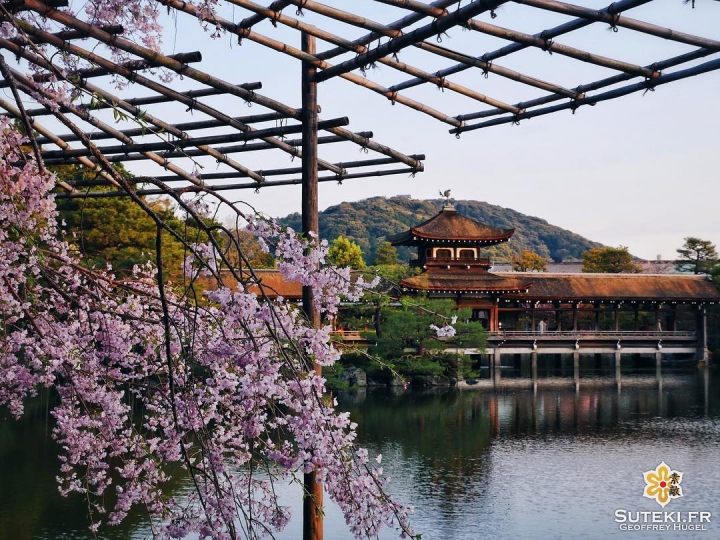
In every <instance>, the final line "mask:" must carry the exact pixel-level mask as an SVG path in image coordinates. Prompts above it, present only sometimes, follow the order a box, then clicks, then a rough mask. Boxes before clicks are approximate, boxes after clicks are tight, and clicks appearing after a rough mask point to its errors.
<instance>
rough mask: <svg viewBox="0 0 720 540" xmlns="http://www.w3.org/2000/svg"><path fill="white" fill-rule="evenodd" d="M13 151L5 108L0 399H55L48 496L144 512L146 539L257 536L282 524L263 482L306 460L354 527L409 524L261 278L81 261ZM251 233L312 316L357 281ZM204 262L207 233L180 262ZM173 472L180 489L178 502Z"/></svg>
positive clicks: (308, 248) (321, 349) (34, 176)
mask: <svg viewBox="0 0 720 540" xmlns="http://www.w3.org/2000/svg"><path fill="white" fill-rule="evenodd" d="M22 144H23V139H22V137H21V136H20V135H19V134H18V133H17V132H16V131H14V130H13V129H12V128H11V126H10V125H9V124H8V123H7V121H5V120H4V119H0V317H2V321H3V322H2V327H0V406H6V407H7V408H8V409H9V411H10V412H11V413H12V414H13V415H14V416H16V417H19V416H21V415H22V414H23V404H24V402H25V401H26V399H27V398H28V397H30V396H33V395H34V394H36V393H37V391H38V389H40V388H42V387H46V388H49V389H51V390H52V391H53V392H54V393H55V394H56V396H57V405H56V406H55V407H54V409H53V413H52V414H53V417H54V419H55V426H54V429H53V436H54V437H55V439H56V440H57V441H58V443H59V447H60V448H61V449H62V450H61V455H60V459H61V470H60V475H59V477H58V481H59V484H60V489H61V491H62V493H64V494H69V493H71V492H78V493H82V494H83V495H84V496H85V497H86V498H87V499H88V501H90V503H91V506H90V509H91V518H92V521H93V525H92V527H93V528H94V529H96V528H97V527H98V526H100V525H101V524H102V523H106V524H110V525H112V524H116V523H119V522H120V521H122V520H123V519H124V518H125V517H126V516H127V514H128V512H129V511H130V510H131V508H133V507H135V506H141V507H142V508H143V509H144V510H145V511H146V512H147V514H148V515H149V516H150V519H151V522H152V526H153V532H154V534H156V535H157V536H158V537H168V538H183V537H186V536H188V535H190V534H196V535H200V536H202V537H206V536H208V537H212V538H240V537H244V538H260V537H263V536H266V535H269V534H272V533H273V532H275V531H278V530H281V529H282V528H283V527H284V526H285V525H286V524H287V523H288V521H289V519H290V515H289V511H288V509H287V508H286V507H283V506H282V505H281V504H280V502H279V501H278V499H277V495H276V493H277V491H276V490H275V488H274V484H275V483H276V482H278V481H280V480H282V481H287V480H288V479H292V478H294V477H295V475H296V474H297V473H300V472H310V471H314V472H315V473H316V474H317V476H318V477H319V478H320V479H321V481H322V482H323V483H324V486H325V489H326V491H327V492H328V494H329V495H330V497H332V498H333V499H334V500H335V501H337V503H338V504H339V506H340V508H341V509H342V510H343V512H344V514H345V517H346V520H347V523H348V526H349V528H350V530H351V531H352V532H353V533H354V534H355V535H356V536H358V537H362V536H368V535H369V536H374V535H376V534H377V532H378V530H379V529H380V528H381V527H382V526H384V525H390V526H393V527H395V528H396V530H398V532H399V534H400V535H401V536H404V535H407V534H412V531H411V529H410V526H409V523H408V512H409V509H408V508H406V507H404V506H402V505H399V504H397V503H395V502H393V501H392V500H391V499H390V498H389V497H388V496H387V495H386V493H385V489H384V488H385V479H384V478H383V476H382V469H381V468H380V467H379V466H378V464H376V463H371V462H369V461H368V456H367V452H365V451H363V450H359V449H358V448H356V446H355V444H354V440H355V431H354V427H355V426H354V425H353V423H352V422H351V421H350V418H349V416H348V415H347V414H346V413H338V412H337V411H336V410H335V409H334V403H330V402H328V399H327V397H326V396H325V383H324V380H323V378H322V377H320V376H318V375H316V374H315V372H314V370H312V369H308V366H309V365H311V364H312V363H314V362H316V363H319V364H321V365H328V364H332V362H334V361H335V359H336V358H337V357H338V353H337V351H336V350H335V349H334V348H333V347H332V345H331V344H330V341H329V329H328V328H327V327H323V328H320V329H316V328H314V327H313V326H312V325H311V324H309V323H308V321H307V320H306V318H305V317H304V315H303V313H302V312H301V311H299V310H298V308H296V307H294V306H292V305H289V304H285V303H282V302H271V301H269V300H267V299H266V298H265V297H264V296H263V295H261V294H258V293H257V292H256V291H257V289H256V288H257V286H258V284H255V287H256V288H255V289H253V291H255V292H251V291H249V290H248V289H249V286H248V287H247V288H246V286H245V285H244V284H243V283H242V280H241V284H240V285H238V286H237V288H233V289H231V288H228V287H225V286H223V285H221V284H220V285H219V286H218V287H217V288H216V289H214V290H211V291H208V292H207V293H206V299H205V301H203V302H197V301H192V300H191V299H190V298H189V297H188V296H184V295H183V294H181V293H179V292H173V291H171V290H169V289H168V288H165V287H159V286H158V283H159V280H161V279H162V276H159V275H157V274H156V273H155V272H154V271H153V270H152V268H151V267H144V268H137V269H136V272H135V274H134V276H133V277H132V278H131V279H125V280H119V279H117V278H116V277H115V276H114V275H113V274H112V273H111V271H109V270H108V271H103V272H98V271H95V270H91V269H88V268H86V267H85V266H84V265H83V261H82V259H81V258H80V257H79V256H78V255H77V254H76V253H75V252H73V251H72V250H71V249H70V248H69V246H68V245H67V243H66V242H64V241H63V239H62V237H61V235H60V234H59V232H58V230H57V226H56V224H55V223H56V210H55V204H54V200H53V196H52V194H51V188H52V187H53V184H54V181H55V179H54V177H53V176H52V175H50V174H47V173H45V172H42V171H41V170H39V169H38V167H37V165H36V164H35V163H34V162H33V161H32V160H31V158H30V157H29V156H28V155H27V154H25V153H24V152H23V151H22V148H21V145H22ZM250 228H251V229H252V230H253V231H254V232H255V233H256V234H257V235H258V236H259V238H260V239H261V240H262V242H263V243H264V245H265V246H266V247H267V248H268V249H271V246H272V249H274V250H275V252H276V253H277V255H278V256H279V257H280V258H281V259H282V261H281V263H280V269H281V271H282V273H283V275H284V276H285V278H286V279H288V280H296V281H299V282H301V283H302V284H303V285H307V286H309V287H312V289H313V291H314V293H315V297H314V298H315V302H316V305H317V306H318V308H319V309H320V310H321V311H322V312H323V313H327V314H332V313H334V312H335V311H336V310H337V305H338V302H339V301H340V299H343V298H357V297H358V295H359V294H360V293H361V291H362V290H363V288H364V287H366V284H365V283H364V282H362V281H361V280H360V281H356V282H352V281H351V280H350V276H349V274H348V273H347V272H346V271H343V270H338V269H334V268H330V267H325V266H323V265H322V264H323V261H324V253H325V252H326V247H325V246H322V245H320V244H318V243H317V242H316V241H314V240H313V239H309V240H303V239H301V238H299V237H298V236H297V235H295V234H294V233H293V232H292V231H284V230H281V229H280V228H278V227H277V225H275V224H273V223H271V222H268V221H265V220H259V219H257V220H252V221H251V224H250ZM216 257H217V253H216V252H215V251H214V250H213V248H212V247H211V246H210V245H209V244H203V245H202V246H199V247H198V248H197V249H195V250H194V254H193V258H192V259H190V260H188V261H187V263H186V271H188V272H189V273H190V274H191V275H196V274H197V270H198V268H200V267H203V268H209V269H210V270H214V269H216V266H214V265H215V262H214V261H215V260H216ZM169 471H173V473H172V474H173V475H175V476H177V475H178V474H184V475H186V476H187V477H189V478H190V479H191V485H193V486H194V490H193V491H192V493H190V494H188V495H187V496H182V497H174V496H173V495H172V493H171V490H170V487H169V483H170V480H171V477H170V472H169ZM109 495H112V496H109ZM108 501H115V502H114V503H112V505H111V506H110V507H108V506H106V505H107V504H110V503H108Z"/></svg>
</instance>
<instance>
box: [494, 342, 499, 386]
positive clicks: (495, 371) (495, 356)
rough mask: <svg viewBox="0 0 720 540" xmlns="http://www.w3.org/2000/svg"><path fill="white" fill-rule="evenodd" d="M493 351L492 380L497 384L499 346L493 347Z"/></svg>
mask: <svg viewBox="0 0 720 540" xmlns="http://www.w3.org/2000/svg"><path fill="white" fill-rule="evenodd" d="M493 353H494V354H493V370H492V377H493V382H495V383H496V384H497V383H499V382H500V347H495V348H494V349H493Z"/></svg>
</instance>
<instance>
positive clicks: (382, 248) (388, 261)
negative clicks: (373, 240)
mask: <svg viewBox="0 0 720 540" xmlns="http://www.w3.org/2000/svg"><path fill="white" fill-rule="evenodd" d="M398 263H399V261H398V252H397V249H395V246H393V245H392V244H391V243H390V242H388V241H387V240H386V241H384V242H382V243H380V244H379V245H378V247H377V249H376V250H375V260H374V262H373V264H374V265H375V266H391V265H396V264H398Z"/></svg>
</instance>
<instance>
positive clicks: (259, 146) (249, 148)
mask: <svg viewBox="0 0 720 540" xmlns="http://www.w3.org/2000/svg"><path fill="white" fill-rule="evenodd" d="M355 135H356V136H357V137H359V138H368V139H369V138H372V136H373V132H372V131H360V132H358V133H356V134H355ZM284 142H285V143H286V144H288V145H290V146H300V145H302V139H287V140H285V141H284ZM340 142H347V137H340V136H338V135H326V136H325V137H318V144H333V143H340ZM272 148H275V147H274V146H272V145H270V144H268V143H266V142H257V143H247V144H238V145H233V146H218V147H216V148H215V150H217V151H218V152H220V153H222V154H238V153H242V152H255V151H258V150H270V149H272ZM158 155H159V156H160V157H162V158H165V159H170V158H176V157H197V156H202V155H205V154H204V152H201V151H200V150H193V149H188V150H182V151H180V150H177V151H170V152H158ZM77 159H81V158H77ZM93 159H94V158H90V160H91V161H92V160H93ZM145 159H147V158H146V157H145V156H143V155H142V154H135V153H130V154H116V155H112V156H107V160H108V161H109V162H110V163H123V162H127V161H144V160H145ZM76 163H78V162H77V161H76V159H75V158H69V159H65V158H55V159H46V160H45V164H47V165H72V164H76ZM320 168H323V167H322V166H321V167H320Z"/></svg>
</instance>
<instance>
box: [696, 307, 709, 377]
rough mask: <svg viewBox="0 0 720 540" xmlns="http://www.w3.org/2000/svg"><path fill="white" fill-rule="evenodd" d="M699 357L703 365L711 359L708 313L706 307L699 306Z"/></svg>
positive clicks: (697, 331)
mask: <svg viewBox="0 0 720 540" xmlns="http://www.w3.org/2000/svg"><path fill="white" fill-rule="evenodd" d="M696 320H697V324H696V333H697V356H698V360H699V361H700V362H701V363H706V362H707V361H708V360H709V359H710V355H709V354H708V352H709V351H708V343H707V311H706V309H705V306H703V305H700V306H698V311H697V318H696Z"/></svg>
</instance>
